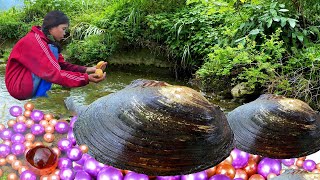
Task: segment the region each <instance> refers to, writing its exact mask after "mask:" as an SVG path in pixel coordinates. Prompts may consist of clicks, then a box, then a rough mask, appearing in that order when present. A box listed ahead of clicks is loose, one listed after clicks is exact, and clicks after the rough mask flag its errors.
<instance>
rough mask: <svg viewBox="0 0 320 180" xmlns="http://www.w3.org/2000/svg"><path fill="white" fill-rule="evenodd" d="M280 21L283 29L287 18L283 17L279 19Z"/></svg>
mask: <svg viewBox="0 0 320 180" xmlns="http://www.w3.org/2000/svg"><path fill="white" fill-rule="evenodd" d="M280 21H281V27H284V26H285V25H286V24H287V18H285V17H281V18H280Z"/></svg>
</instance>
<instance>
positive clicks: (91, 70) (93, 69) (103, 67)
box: [86, 62, 108, 74]
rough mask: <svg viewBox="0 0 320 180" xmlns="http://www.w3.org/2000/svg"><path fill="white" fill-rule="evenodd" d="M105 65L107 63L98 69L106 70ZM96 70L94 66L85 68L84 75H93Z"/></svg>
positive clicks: (105, 63)
mask: <svg viewBox="0 0 320 180" xmlns="http://www.w3.org/2000/svg"><path fill="white" fill-rule="evenodd" d="M107 64H108V62H104V63H103V64H102V65H101V67H100V68H99V69H101V70H102V71H104V70H105V69H106V67H107ZM96 70H97V68H96V66H92V67H87V69H86V73H88V74H90V73H94V72H96Z"/></svg>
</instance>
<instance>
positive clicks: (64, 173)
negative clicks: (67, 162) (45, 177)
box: [59, 168, 76, 180]
mask: <svg viewBox="0 0 320 180" xmlns="http://www.w3.org/2000/svg"><path fill="white" fill-rule="evenodd" d="M75 175H76V173H75V172H74V171H73V169H69V168H63V169H60V172H59V176H60V179H61V180H74V177H75Z"/></svg>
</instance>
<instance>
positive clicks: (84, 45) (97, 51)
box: [66, 35, 116, 65]
mask: <svg viewBox="0 0 320 180" xmlns="http://www.w3.org/2000/svg"><path fill="white" fill-rule="evenodd" d="M110 42H111V41H110V37H109V36H107V35H91V36H88V37H86V38H85V39H83V40H74V41H72V42H71V43H70V44H69V45H68V47H67V50H66V58H67V59H68V60H69V61H72V62H74V63H76V64H82V65H88V64H94V63H96V62H98V61H100V60H105V59H106V58H107V57H108V56H109V55H110V54H111V52H112V51H114V49H115V48H116V44H115V42H114V43H110Z"/></svg>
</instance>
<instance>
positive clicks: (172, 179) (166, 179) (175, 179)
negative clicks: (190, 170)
mask: <svg viewBox="0 0 320 180" xmlns="http://www.w3.org/2000/svg"><path fill="white" fill-rule="evenodd" d="M157 180H180V175H176V176H157Z"/></svg>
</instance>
